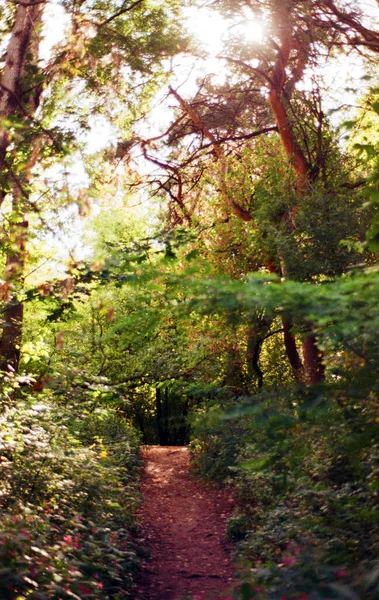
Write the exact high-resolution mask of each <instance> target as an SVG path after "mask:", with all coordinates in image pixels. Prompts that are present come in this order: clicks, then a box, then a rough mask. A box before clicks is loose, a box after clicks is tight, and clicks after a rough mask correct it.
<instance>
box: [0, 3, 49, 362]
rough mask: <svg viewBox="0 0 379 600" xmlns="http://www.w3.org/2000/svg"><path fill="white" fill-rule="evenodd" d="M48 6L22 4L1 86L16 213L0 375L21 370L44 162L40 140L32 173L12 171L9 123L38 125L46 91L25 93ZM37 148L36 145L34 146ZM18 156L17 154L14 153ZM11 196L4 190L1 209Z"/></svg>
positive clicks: (1, 158)
mask: <svg viewBox="0 0 379 600" xmlns="http://www.w3.org/2000/svg"><path fill="white" fill-rule="evenodd" d="M44 5H45V2H44V0H42V1H41V2H35V0H29V1H28V0H26V1H25V2H23V3H22V4H21V3H20V4H18V5H17V8H16V11H15V17H14V25H13V29H12V34H11V37H10V41H9V44H8V48H7V52H6V56H5V65H4V69H3V72H2V76H1V80H0V91H1V96H0V119H1V121H2V122H3V124H2V128H0V174H2V175H3V180H4V181H6V182H7V184H8V186H7V187H10V188H11V189H12V192H11V196H12V210H11V216H10V219H9V223H10V225H9V231H8V236H7V240H6V242H7V244H6V245H7V252H6V266H5V276H4V284H3V286H2V289H3V294H2V296H3V298H2V299H3V300H5V306H4V308H3V311H2V322H3V325H2V336H1V341H0V369H1V370H9V369H11V370H14V371H17V370H18V366H19V360H20V347H21V337H22V325H23V313H24V310H23V304H22V299H21V298H20V294H21V292H22V288H23V283H24V267H25V252H26V241H27V237H28V220H27V217H26V212H27V206H26V205H27V202H28V200H29V194H30V190H29V183H30V180H31V172H32V168H33V167H34V165H35V164H36V162H37V160H38V157H39V148H40V140H39V139H35V140H34V147H31V151H30V154H29V158H28V161H27V164H26V167H25V169H24V171H23V172H22V173H18V174H17V173H15V172H14V170H13V169H12V156H9V153H8V150H9V145H10V141H11V134H10V131H9V127H8V123H7V121H8V120H9V119H11V118H15V117H16V118H19V119H20V120H21V121H23V122H24V124H25V127H27V126H28V125H31V124H32V121H33V116H34V114H35V111H36V110H37V108H38V105H39V100H40V95H41V91H42V86H41V85H40V83H38V85H36V86H33V82H32V81H28V88H29V89H25V87H26V86H25V74H26V70H27V67H28V66H30V65H33V66H34V67H36V65H37V64H38V50H39V41H40V38H39V34H38V27H39V25H40V24H41V20H42V13H43V8H44ZM32 145H33V142H32V143H31V146H32ZM13 153H17V148H16V149H15V150H13ZM5 196H6V191H5V190H4V189H2V190H0V205H1V203H2V202H3V200H4V198H5Z"/></svg>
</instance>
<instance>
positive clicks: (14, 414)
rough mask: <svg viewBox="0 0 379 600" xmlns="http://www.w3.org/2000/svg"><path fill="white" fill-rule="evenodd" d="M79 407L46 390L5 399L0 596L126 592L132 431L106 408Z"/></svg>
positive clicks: (134, 454)
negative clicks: (60, 402)
mask: <svg viewBox="0 0 379 600" xmlns="http://www.w3.org/2000/svg"><path fill="white" fill-rule="evenodd" d="M77 411H78V407H77V406H76V407H73V406H71V407H70V406H65V407H63V406H61V407H56V406H54V405H53V404H52V402H51V401H50V400H48V399H47V398H46V397H45V398H44V400H43V401H41V400H39V401H37V399H33V398H32V397H31V398H30V399H29V400H28V401H26V400H18V401H17V402H15V403H14V404H13V405H10V404H9V402H8V406H7V407H4V409H3V414H2V415H1V417H0V423H1V431H0V460H1V463H0V465H1V479H0V506H1V510H2V517H1V519H0V563H1V580H0V597H1V598H2V599H4V600H15V599H16V598H17V599H20V598H28V599H29V598H30V599H36V600H37V599H38V600H42V599H46V600H47V599H48V600H51V599H57V600H58V598H59V599H63V598H78V599H81V598H88V599H91V600H92V599H96V598H99V599H100V598H101V599H115V600H116V599H118V598H127V597H128V587H130V583H131V581H132V577H133V575H134V573H135V570H136V568H137V565H138V558H137V550H136V545H135V542H134V539H133V533H134V528H135V525H134V515H135V510H136V508H137V506H138V501H139V495H138V490H137V483H136V469H137V466H138V439H137V436H136V434H135V432H134V431H133V430H132V429H131V428H130V426H129V425H127V424H125V423H123V422H122V419H121V418H120V417H118V416H117V415H116V414H115V413H112V412H111V411H105V410H102V411H100V412H99V413H97V412H96V411H95V412H94V413H93V416H92V417H91V416H90V415H89V414H87V415H85V416H84V418H83V420H82V421H79V420H78V419H77V418H76V416H75V415H76V413H77ZM82 411H83V412H84V413H85V410H83V407H82Z"/></svg>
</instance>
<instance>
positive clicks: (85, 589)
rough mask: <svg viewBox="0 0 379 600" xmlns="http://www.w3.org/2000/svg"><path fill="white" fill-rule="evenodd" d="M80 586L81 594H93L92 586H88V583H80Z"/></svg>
mask: <svg viewBox="0 0 379 600" xmlns="http://www.w3.org/2000/svg"><path fill="white" fill-rule="evenodd" d="M78 588H79V592H80V593H81V594H85V595H86V596H88V594H91V592H92V590H91V588H90V587H88V585H84V584H83V583H78Z"/></svg>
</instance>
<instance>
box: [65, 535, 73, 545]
mask: <svg viewBox="0 0 379 600" xmlns="http://www.w3.org/2000/svg"><path fill="white" fill-rule="evenodd" d="M63 541H64V542H65V543H66V544H72V535H64V536H63Z"/></svg>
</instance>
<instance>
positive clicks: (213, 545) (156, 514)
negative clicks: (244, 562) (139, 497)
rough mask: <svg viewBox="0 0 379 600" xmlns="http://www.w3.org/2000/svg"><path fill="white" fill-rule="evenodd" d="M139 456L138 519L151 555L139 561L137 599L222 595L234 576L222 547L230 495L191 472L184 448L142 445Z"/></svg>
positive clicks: (217, 598) (208, 599)
mask: <svg viewBox="0 0 379 600" xmlns="http://www.w3.org/2000/svg"><path fill="white" fill-rule="evenodd" d="M142 456H143V458H144V460H145V469H144V474H143V478H142V493H143V496H144V499H145V501H144V503H143V505H142V507H141V510H140V519H139V520H140V527H141V533H142V538H143V540H144V543H145V545H146V547H147V549H148V550H149V552H150V555H151V556H150V558H149V559H146V560H145V561H144V562H143V564H142V568H141V574H140V577H139V581H138V584H137V585H138V594H137V598H138V600H182V599H184V598H186V597H187V598H189V597H192V598H194V599H195V600H200V599H201V600H222V599H224V598H227V596H228V593H227V591H225V590H227V589H228V588H229V589H230V587H231V583H232V580H233V569H232V564H231V559H230V557H229V556H228V553H227V549H226V548H225V526H226V519H227V517H228V516H229V514H230V512H231V508H232V501H231V498H230V497H229V496H228V494H227V493H226V492H225V491H219V490H215V489H212V488H208V487H207V486H205V485H203V484H202V483H201V482H199V481H198V480H196V479H195V478H193V477H192V476H191V475H190V473H189V452H188V449H187V448H185V447H181V446H180V447H176V446H168V447H163V446H145V447H144V448H143V450H142Z"/></svg>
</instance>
